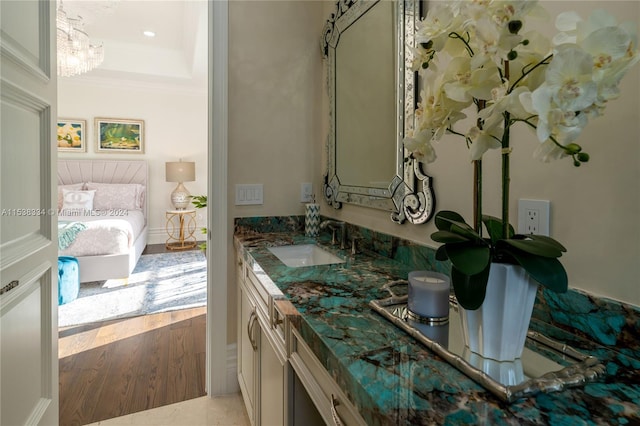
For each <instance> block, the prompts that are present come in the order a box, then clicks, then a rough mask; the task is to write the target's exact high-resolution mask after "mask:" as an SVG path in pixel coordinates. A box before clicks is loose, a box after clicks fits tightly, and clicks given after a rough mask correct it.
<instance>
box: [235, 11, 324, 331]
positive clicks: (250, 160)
mask: <svg viewBox="0 0 640 426" xmlns="http://www.w3.org/2000/svg"><path fill="white" fill-rule="evenodd" d="M323 25H324V18H323V13H322V2H317V1H301V2H294V1H232V2H230V3H229V129H228V138H229V139H228V140H229V142H228V143H229V148H228V150H229V151H228V152H229V154H228V155H229V168H228V170H229V179H228V185H229V186H228V188H229V191H228V218H229V228H228V229H229V250H230V253H232V250H233V247H232V245H231V244H232V241H233V236H232V234H233V219H234V218H235V217H251V216H279V215H283V216H287V215H300V214H304V203H301V202H300V184H301V183H302V182H313V185H314V190H315V193H316V199H319V198H320V196H321V186H320V184H321V176H322V167H323V166H322V165H323V162H322V161H320V159H319V158H320V155H321V149H322V146H323V141H324V135H323V132H322V128H321V126H322V120H323V116H324V112H323V109H322V108H323V103H322V95H323V93H324V92H323V90H324V85H323V80H322V55H321V51H320V36H321V32H322V26H323ZM250 183H262V184H263V185H264V204H262V205H254V206H236V205H235V185H236V184H250ZM228 259H229V261H228V268H227V271H228V277H229V291H228V293H227V294H228V296H229V305H228V306H229V307H230V309H229V321H228V323H227V324H228V331H227V336H229V340H230V341H235V335H236V334H235V333H236V331H235V326H236V324H235V322H236V316H235V315H236V313H235V307H236V301H235V298H236V287H235V264H234V256H229V258H228Z"/></svg>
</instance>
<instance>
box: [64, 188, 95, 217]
mask: <svg viewBox="0 0 640 426" xmlns="http://www.w3.org/2000/svg"><path fill="white" fill-rule="evenodd" d="M95 193H96V191H95V190H92V191H76V190H71V189H66V188H62V194H63V199H62V211H63V212H64V211H65V210H93V198H94V196H95Z"/></svg>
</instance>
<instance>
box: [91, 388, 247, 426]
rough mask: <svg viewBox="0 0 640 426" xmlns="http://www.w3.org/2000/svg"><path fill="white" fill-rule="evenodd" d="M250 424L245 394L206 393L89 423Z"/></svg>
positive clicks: (95, 425)
mask: <svg viewBox="0 0 640 426" xmlns="http://www.w3.org/2000/svg"><path fill="white" fill-rule="evenodd" d="M173 425H175V426H178V425H179V426H186V425H188V426H249V425H250V422H249V417H248V416H247V412H246V411H245V408H244V402H243V401H242V396H241V395H240V394H239V393H238V394H234V395H225V396H217V397H214V398H209V397H208V396H203V397H200V398H195V399H190V400H188V401H183V402H178V403H176V404H171V405H165V406H164V407H158V408H154V409H151V410H147V411H140V412H138V413H133V414H128V415H126V416H122V417H116V418H114V419H108V420H103V421H100V422H97V423H91V424H90V425H88V426H173Z"/></svg>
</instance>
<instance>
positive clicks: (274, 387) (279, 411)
mask: <svg viewBox="0 0 640 426" xmlns="http://www.w3.org/2000/svg"><path fill="white" fill-rule="evenodd" d="M285 365H286V360H285V361H283V360H281V359H280V358H279V357H278V355H277V353H276V351H275V349H274V348H273V346H272V343H271V342H270V341H269V339H268V337H267V335H266V334H265V332H264V330H263V329H262V327H260V367H259V368H260V369H259V371H260V381H259V383H260V392H259V395H260V410H259V412H260V422H259V424H260V425H261V426H280V425H284V424H285V421H284V411H285V399H284V393H285V377H286V376H285Z"/></svg>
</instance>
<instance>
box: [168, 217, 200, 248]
mask: <svg viewBox="0 0 640 426" xmlns="http://www.w3.org/2000/svg"><path fill="white" fill-rule="evenodd" d="M165 216H166V218H167V226H166V229H167V235H168V236H169V238H167V242H166V244H165V247H166V248H167V250H188V249H192V248H194V247H195V246H196V237H195V236H194V235H193V234H194V232H195V231H196V211H195V210H194V209H190V210H189V209H187V210H167V212H166V213H165Z"/></svg>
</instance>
